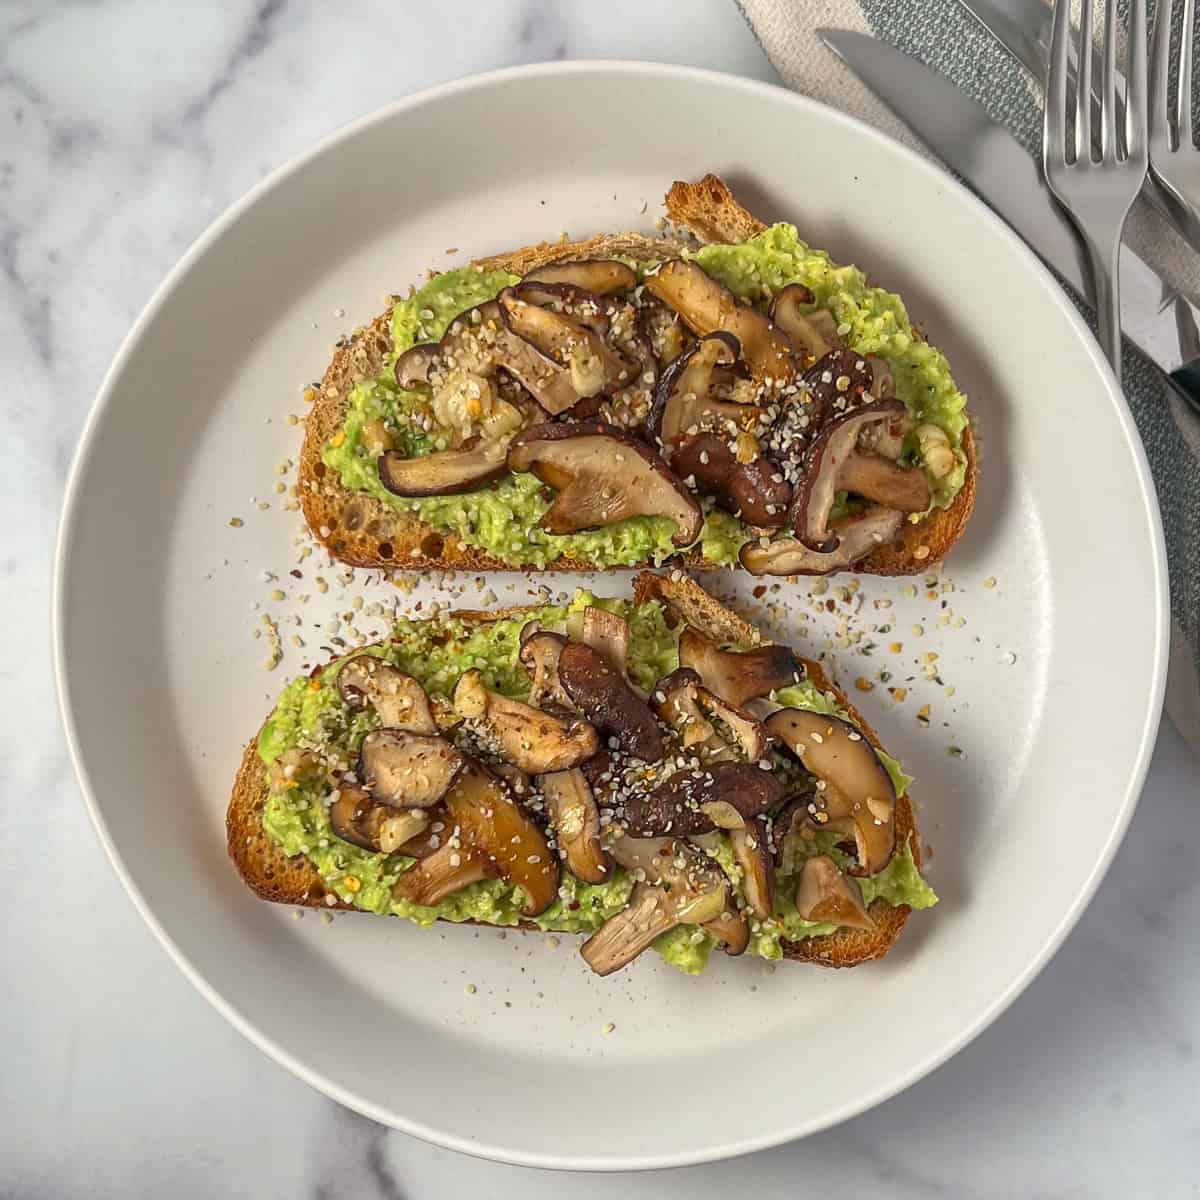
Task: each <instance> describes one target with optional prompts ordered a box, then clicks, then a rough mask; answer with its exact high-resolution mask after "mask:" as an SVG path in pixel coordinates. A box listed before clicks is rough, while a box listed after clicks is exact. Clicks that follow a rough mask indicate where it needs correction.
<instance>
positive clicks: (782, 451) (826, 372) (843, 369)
mask: <svg viewBox="0 0 1200 1200" xmlns="http://www.w3.org/2000/svg"><path fill="white" fill-rule="evenodd" d="M871 381H872V373H871V364H870V363H869V362H868V361H867V359H866V358H865V357H864V356H863V355H861V354H859V353H858V352H857V351H855V350H834V351H831V352H830V353H829V354H826V355H825V357H824V358H819V359H817V361H816V362H815V363H813V364H812V365H811V366H810V367H808V368H807V369H806V370H805V372H804V374H803V375H802V376H801V377H800V381H799V386H798V387H797V388H796V389H795V391H794V392H791V393H789V394H788V395H786V396H784V397H782V398H781V400H780V404H779V411H778V413H777V414H776V417H775V420H774V422H773V423H772V424H771V427H770V429H769V430H767V432H766V434H765V435H764V437H763V441H764V444H765V449H766V453H767V455H768V457H770V458H773V459H774V460H775V461H776V462H777V463H779V464H780V466H781V468H782V470H783V473H784V476H785V477H786V478H787V480H788V482H789V483H791V484H793V485H795V484H798V483H799V482H800V479H801V477H802V475H803V474H804V472H805V471H806V470H807V468H808V464H807V457H806V456H807V451H808V447H809V446H810V445H811V444H812V442H813V439H814V438H815V437H816V436H817V434H819V433H820V432H821V431H822V430H823V429H824V428H825V427H826V426H827V425H828V424H829V422H830V421H831V420H832V419H834V418H835V417H839V416H842V415H844V414H846V413H849V412H853V411H857V410H858V409H861V408H864V407H866V406H868V405H869V406H872V407H873V406H874V404H875V399H874V397H873V396H872V394H871Z"/></svg>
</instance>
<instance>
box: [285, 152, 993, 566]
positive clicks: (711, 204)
mask: <svg viewBox="0 0 1200 1200" xmlns="http://www.w3.org/2000/svg"><path fill="white" fill-rule="evenodd" d="M666 207H667V214H668V216H669V217H670V219H671V221H672V222H673V223H674V224H675V225H676V226H679V227H680V228H682V229H685V230H690V231H691V232H692V233H693V234H695V235H696V237H698V238H699V239H700V240H701V241H704V242H740V241H745V240H746V239H747V238H751V237H753V236H754V235H755V234H757V233H761V232H762V231H763V230H764V229H765V228H766V226H765V225H764V224H763V222H761V221H759V220H758V219H757V218H756V217H754V216H752V215H751V214H750V213H749V212H747V211H746V209H744V208H743V207H742V206H741V205H740V204H739V203H738V202H737V200H736V199H735V198H734V196H733V193H732V192H731V191H730V190H729V188H728V187H727V186H726V185H725V183H724V182H723V181H722V180H720V179H719V178H717V176H715V175H706V176H705V177H704V178H703V179H702V180H700V182H699V183H683V182H676V183H675V184H673V185H672V187H671V190H670V191H669V192H668V193H667V198H666ZM687 248H688V246H687V243H685V242H683V241H681V240H678V239H676V238H645V237H639V236H637V235H636V234H616V235H604V236H601V237H594V238H590V239H588V240H586V241H580V242H542V243H539V244H538V245H536V246H526V247H524V248H523V249H520V250H515V251H513V252H511V253H509V254H497V255H492V256H491V257H490V258H484V259H479V260H477V262H476V263H475V265H476V266H480V267H482V268H484V269H485V270H507V271H511V272H512V273H513V274H517V275H524V274H526V273H528V272H529V271H532V270H534V269H535V268H537V267H540V266H545V265H546V264H548V263H554V262H565V261H573V260H578V259H584V258H605V257H613V256H618V255H619V256H624V257H629V258H634V259H638V260H643V261H645V260H650V259H662V258H671V257H677V256H678V255H679V254H681V253H682V252H683V251H684V250H686V249H687ZM391 346H392V335H391V310H390V309H389V310H388V311H387V312H385V313H381V314H380V315H379V316H378V317H377V318H376V319H375V320H374V321H372V322H371V324H370V325H368V326H366V327H365V328H364V329H360V330H359V331H358V332H357V333H355V334H354V336H353V337H352V338H351V339H350V340H349V341H347V342H346V343H345V344H344V345H342V346H341V347H340V348H339V349H338V351H337V353H336V354H335V355H334V358H333V361H332V362H331V363H330V365H329V368H328V370H327V371H326V372H325V377H324V378H323V379H322V381H321V384H320V387H319V388H318V390H317V395H316V399H315V400H314V402H313V408H312V411H311V412H310V413H309V416H308V420H307V422H306V427H305V435H304V445H303V447H302V449H301V452H300V471H299V484H300V497H301V505H302V507H303V510H304V517H305V520H306V521H307V522H308V525H309V528H310V529H311V530H312V532H313V534H314V535H315V536H316V537H317V538H318V539H319V540H320V541H321V543H322V544H323V545H324V546H325V547H326V548H327V549H328V550H329V552H330V553H331V554H332V555H333V556H334V557H335V558H337V559H340V560H341V561H342V562H345V563H348V564H349V565H350V566H354V567H379V568H383V569H401V570H415V571H424V570H462V571H506V570H513V569H514V567H513V565H512V564H511V563H507V562H505V561H504V560H502V559H499V558H496V557H495V556H494V555H491V554H489V553H488V552H487V551H486V550H481V549H479V548H477V547H474V546H468V545H466V544H464V543H463V542H462V541H461V540H460V539H459V538H458V536H457V535H455V534H446V533H442V532H441V531H439V530H437V529H434V528H433V527H432V526H430V525H427V524H425V523H424V522H423V521H421V520H420V519H419V518H418V517H417V516H415V515H414V514H411V513H401V512H397V511H396V510H395V509H393V508H391V507H389V506H388V505H387V504H384V503H382V502H381V501H379V500H377V499H375V498H373V497H371V496H368V495H365V494H363V493H359V492H352V491H348V490H347V489H346V488H345V487H343V486H342V483H341V480H340V479H338V478H336V476H334V474H333V473H332V472H330V471H328V470H327V469H326V467H325V464H324V463H323V462H322V461H321V452H322V450H323V449H324V447H325V445H326V443H327V442H328V441H329V440H330V438H332V437H333V436H334V434H335V433H337V431H338V430H339V429H340V428H341V427H342V425H343V423H344V421H345V415H346V405H347V403H348V400H349V396H350V393H351V391H352V390H353V388H354V385H355V384H356V383H358V382H360V381H361V380H363V379H369V378H373V377H375V376H378V375H379V374H380V373H381V371H382V370H383V368H384V364H385V362H386V360H387V357H388V355H389V353H390V351H391ZM963 450H964V453H965V454H966V457H967V474H966V482H965V484H964V485H963V488H962V490H961V491H960V492H959V493H958V495H957V496H956V497H955V498H954V501H953V502H952V503H951V504H950V506H949V507H947V508H944V509H936V510H934V511H933V512H932V513H931V514H930V515H929V516H928V517H926V518H925V519H923V520H922V521H921V522H919V523H918V524H916V525H912V524H909V523H907V522H906V523H905V524H904V526H903V529H902V532H901V534H900V536H899V537H898V538H897V540H896V541H895V542H893V543H890V544H888V545H885V546H880V547H879V549H877V550H875V551H873V552H872V553H871V554H870V555H869V556H868V557H866V558H865V559H862V560H861V561H860V562H859V563H858V564H856V566H855V567H854V570H855V571H857V572H859V573H862V574H868V575H912V574H917V573H919V572H920V571H924V570H926V569H928V568H929V567H930V566H931V565H932V564H933V563H935V562H937V561H938V560H940V559H941V558H943V557H944V556H945V555H946V553H947V552H948V551H949V549H950V547H951V546H953V545H954V543H955V542H956V541H957V540H958V538H959V537H960V536H961V534H962V531H963V529H964V528H965V526H966V523H967V518H968V517H969V516H970V515H971V510H972V508H973V507H974V504H975V484H976V477H977V474H978V464H977V459H976V448H975V441H974V438H973V436H972V433H971V430H970V428H968V429H967V431H966V433H965V434H964V437H963ZM672 561H674V562H677V563H678V565H679V566H681V567H684V568H686V569H688V570H692V571H708V570H719V569H721V568H719V567H717V566H716V565H715V564H713V563H711V562H708V561H707V560H706V559H704V557H703V556H702V555H701V554H700V553H699V551H691V552H689V553H687V554H683V555H679V556H677V557H676V558H675V559H673V560H672ZM640 565H641V566H642V567H645V566H650V565H652V564H650V563H643V564H640ZM542 569H543V570H547V571H589V570H594V569H595V564H594V563H590V562H586V561H582V560H580V559H578V558H572V557H568V556H563V557H562V558H558V559H556V560H555V561H554V562H552V563H549V564H547V566H546V567H544V568H542ZM615 569H634V568H633V567H628V568H615Z"/></svg>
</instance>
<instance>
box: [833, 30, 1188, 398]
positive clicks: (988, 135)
mask: <svg viewBox="0 0 1200 1200" xmlns="http://www.w3.org/2000/svg"><path fill="white" fill-rule="evenodd" d="M817 33H818V36H819V37H820V38H821V40H822V41H823V42H824V43H825V44H826V45H827V46H828V47H829V48H830V49H831V50H832V51H833V52H834V53H835V54H836V55H837V56H838V57H839V58H841V59H842V61H843V62H845V63H846V65H847V66H848V67H849V68H850V69H851V70H852V71H853V72H854V73H855V74H856V75H857V76H858V77H859V78H860V79H861V80H862V81H863V82H864V83H865V84H866V85H867V86H868V87H869V88H870V89H871V90H872V91H873V92H874V93H875V94H876V95H877V96H878V97H879V98H880V99H881V100H882V101H883V102H884V103H885V104H886V105H887V106H888V107H889V108H890V109H891V110H892V111H893V112H894V113H895V114H896V115H897V116H898V117H899V118H900V119H901V120H902V121H904V123H905V124H906V125H908V126H909V127H910V128H911V129H912V130H913V132H914V133H916V134H917V135H918V136H919V137H920V138H921V140H922V141H924V142H925V143H926V144H927V145H928V146H929V147H930V148H931V149H932V150H933V151H934V153H936V154H937V155H938V157H939V158H941V159H942V160H943V161H944V162H945V163H946V164H947V165H948V166H949V167H951V168H953V169H954V170H955V171H957V172H958V173H959V175H961V176H962V177H963V178H964V179H965V180H966V181H967V183H968V184H970V186H971V188H972V189H973V190H974V191H975V192H976V193H978V195H979V197H980V198H981V199H982V200H983V201H985V203H987V204H988V205H989V207H991V208H992V209H993V210H994V211H995V212H996V213H998V214H999V215H1000V216H1001V217H1003V218H1004V220H1005V221H1007V222H1008V224H1009V225H1011V226H1012V228H1013V229H1014V230H1015V231H1016V232H1017V233H1018V234H1019V235H1020V236H1021V237H1022V238H1023V239H1024V240H1025V241H1026V242H1028V243H1029V245H1030V246H1031V247H1032V248H1033V249H1034V250H1035V251H1036V252H1037V253H1038V255H1040V256H1041V258H1042V259H1043V260H1045V262H1046V263H1047V265H1049V266H1050V267H1052V268H1053V269H1054V270H1055V271H1057V272H1058V274H1059V275H1060V276H1062V278H1063V279H1064V280H1066V282H1067V283H1068V284H1070V285H1071V287H1072V288H1074V289H1075V291H1077V292H1078V293H1079V294H1080V295H1081V296H1084V297H1085V298H1086V299H1088V300H1089V301H1090V300H1091V299H1092V296H1093V292H1092V284H1091V279H1090V276H1089V272H1088V269H1087V259H1086V256H1085V254H1084V251H1083V247H1082V246H1081V245H1080V243H1079V241H1078V239H1077V238H1076V236H1075V232H1074V230H1073V229H1072V227H1071V225H1070V224H1069V223H1068V221H1067V218H1066V216H1065V215H1064V214H1063V213H1062V211H1061V209H1059V207H1058V205H1057V204H1056V203H1055V202H1054V199H1053V198H1052V197H1051V195H1050V192H1049V191H1048V190H1047V188H1046V187H1045V186H1044V184H1043V182H1042V178H1041V173H1040V171H1039V169H1038V166H1037V164H1036V163H1035V162H1034V160H1033V159H1032V158H1031V157H1030V156H1029V155H1028V154H1027V153H1026V152H1025V150H1024V148H1023V147H1022V146H1021V144H1020V142H1018V141H1017V140H1016V138H1014V137H1013V136H1012V134H1010V133H1009V132H1008V130H1007V129H1005V128H1004V126H1003V125H1001V124H999V122H997V121H994V120H992V118H991V116H990V115H989V114H988V112H987V110H986V109H985V108H984V107H983V106H982V105H980V104H977V103H976V102H975V101H974V100H972V99H971V98H970V97H969V96H967V95H965V94H964V93H963V92H961V91H959V89H958V88H957V87H956V86H955V85H954V84H953V83H951V82H950V80H948V79H947V78H945V76H943V75H939V74H938V73H937V72H936V71H933V70H931V69H930V68H929V67H927V66H925V65H924V63H920V62H918V61H917V60H916V59H915V58H910V57H909V56H908V55H907V54H905V53H904V52H903V51H901V50H897V49H896V48H895V47H894V46H891V45H889V44H888V43H887V42H882V41H880V40H879V39H878V38H873V37H871V36H869V35H868V34H863V33H852V32H849V31H847V30H840V29H819V30H817ZM1121 327H1122V329H1123V330H1124V332H1125V335H1126V336H1127V337H1128V338H1129V340H1130V341H1132V342H1133V343H1134V344H1135V345H1136V346H1138V347H1139V348H1140V349H1141V350H1142V351H1143V352H1144V353H1145V354H1146V355H1147V356H1148V357H1149V358H1151V359H1152V360H1153V361H1154V362H1155V363H1157V364H1158V366H1159V367H1161V368H1162V369H1163V371H1165V372H1166V373H1167V376H1168V378H1169V379H1170V380H1171V382H1172V383H1173V384H1174V385H1175V386H1176V388H1177V389H1178V390H1179V391H1180V392H1181V393H1182V394H1183V395H1184V397H1185V398H1186V399H1188V400H1189V401H1191V402H1192V403H1197V402H1198V399H1200V309H1197V308H1196V307H1195V306H1194V305H1192V304H1191V303H1190V302H1189V301H1188V300H1187V299H1186V298H1185V297H1183V296H1180V295H1179V294H1178V293H1177V292H1176V291H1175V290H1174V289H1173V288H1171V287H1170V285H1168V284H1167V283H1165V282H1164V281H1163V279H1162V278H1161V277H1160V276H1159V275H1158V274H1157V273H1156V272H1155V271H1154V269H1153V268H1152V267H1151V266H1149V265H1148V264H1147V263H1146V262H1145V261H1144V260H1143V259H1141V258H1139V257H1138V256H1137V255H1136V254H1135V253H1134V252H1133V251H1132V250H1130V249H1129V247H1128V246H1122V247H1121Z"/></svg>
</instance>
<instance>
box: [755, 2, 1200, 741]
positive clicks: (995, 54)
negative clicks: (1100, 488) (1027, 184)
mask: <svg viewBox="0 0 1200 1200" xmlns="http://www.w3.org/2000/svg"><path fill="white" fill-rule="evenodd" d="M737 3H738V7H739V8H740V9H741V11H742V14H743V16H745V18H746V20H747V22H748V23H749V25H750V28H751V29H752V30H753V31H754V35H755V36H756V37H757V38H758V40H759V42H760V43H761V45H762V47H763V49H764V50H765V51H766V53H767V57H768V58H769V59H770V60H771V63H772V65H773V66H774V67H775V69H776V70H777V71H778V72H779V74H780V76H781V77H782V79H783V81H784V82H785V83H786V84H787V85H788V86H789V87H792V88H795V89H796V90H797V91H800V92H803V93H804V94H805V95H808V96H812V97H813V98H814V99H817V100H821V101H823V102H824V103H826V104H828V105H830V106H831V107H833V108H837V109H840V110H841V111H842V112H846V113H850V114H851V115H853V116H856V117H859V118H861V119H862V120H865V121H869V122H870V123H871V124H872V125H875V126H878V127H879V128H880V129H883V130H886V131H887V132H888V133H889V134H891V135H892V136H893V137H895V138H896V139H897V140H899V141H901V142H904V143H905V144H906V145H909V146H912V147H913V148H915V149H917V150H919V151H921V152H922V153H924V154H927V155H928V150H926V148H925V147H924V146H923V145H922V143H920V142H919V141H917V139H916V138H915V137H914V136H913V134H912V133H911V132H910V131H909V130H908V128H907V126H905V125H903V124H901V123H900V122H899V121H898V120H897V119H896V118H895V117H894V116H892V114H891V113H890V112H888V110H887V109H886V108H885V107H884V106H883V105H882V104H881V103H880V102H879V101H878V100H877V99H876V98H875V96H874V95H872V93H871V92H870V91H868V89H867V88H866V87H865V86H864V85H863V84H862V83H860V82H859V80H858V79H857V78H856V77H855V76H854V75H853V74H852V73H851V72H850V71H849V70H848V69H847V68H846V67H845V66H844V65H843V64H842V63H841V61H840V60H838V59H837V58H836V57H835V56H834V55H832V54H831V53H830V52H829V51H828V50H827V49H826V48H825V46H824V45H823V44H822V43H821V41H820V40H819V39H818V38H817V36H816V33H815V30H816V29H818V28H820V27H821V26H832V27H834V28H838V29H856V30H859V31H861V32H863V33H871V34H874V35H875V36H876V37H880V38H882V39H884V40H885V41H888V42H891V43H892V44H893V45H895V46H898V47H899V48H900V49H901V50H905V51H907V52H908V53H909V54H913V55H914V56H916V57H917V58H920V59H922V60H923V61H925V62H927V63H929V64H930V66H932V67H934V68H936V69H937V70H938V71H940V72H941V73H942V74H944V75H946V76H947V77H948V78H949V79H951V80H953V81H954V82H955V83H956V84H957V85H958V86H959V87H961V88H962V89H963V91H965V92H966V93H968V94H969V95H971V96H973V97H974V98H975V99H976V100H978V101H979V102H980V103H982V104H983V105H984V106H985V107H986V108H987V109H988V111H989V112H990V113H991V114H992V116H993V117H995V118H996V119H997V120H998V121H1002V122H1003V123H1004V124H1005V125H1007V126H1008V127H1009V129H1011V130H1012V132H1013V133H1014V134H1015V135H1016V137H1017V138H1018V139H1019V140H1020V141H1021V142H1022V143H1024V145H1025V146H1026V147H1027V148H1028V149H1029V150H1030V151H1031V152H1032V153H1035V154H1040V145H1041V120H1042V118H1041V94H1040V89H1039V87H1038V85H1037V83H1036V81H1034V80H1032V79H1031V78H1030V77H1029V75H1028V73H1027V72H1025V71H1024V70H1023V69H1022V68H1021V67H1020V66H1019V65H1018V64H1017V63H1016V62H1015V61H1014V60H1013V59H1012V58H1010V57H1009V56H1008V54H1007V53H1006V52H1005V51H1004V50H1003V49H1002V48H1001V47H1000V45H999V43H997V42H996V41H995V39H994V38H992V37H991V36H990V35H989V34H988V33H987V32H986V31H985V30H984V29H983V28H982V27H981V26H979V25H978V24H977V23H976V22H975V21H974V20H973V19H972V18H971V16H970V15H969V14H968V13H967V12H966V11H965V10H964V9H963V8H962V6H961V5H960V4H959V3H957V0H737ZM1126 240H1127V241H1128V242H1129V243H1130V244H1131V245H1133V246H1134V247H1136V248H1137V250H1138V252H1139V253H1140V254H1141V255H1142V256H1143V257H1144V258H1146V259H1147V260H1148V261H1149V262H1151V263H1153V265H1154V266H1155V268H1156V269H1157V270H1158V271H1160V272H1161V274H1162V275H1163V276H1164V277H1165V278H1166V279H1167V280H1168V281H1169V282H1171V283H1172V284H1174V285H1175V286H1176V287H1177V288H1179V289H1180V290H1181V291H1182V292H1184V293H1185V294H1187V295H1189V296H1190V297H1191V298H1193V299H1195V298H1196V297H1197V296H1198V295H1200V254H1197V253H1196V252H1195V251H1193V250H1192V249H1190V248H1189V247H1188V246H1187V244H1186V243H1185V242H1184V241H1183V240H1182V239H1181V238H1179V237H1178V235H1176V234H1175V232H1174V231H1173V230H1172V229H1170V228H1169V227H1168V226H1167V225H1166V224H1165V222H1163V221H1162V220H1161V219H1160V218H1159V217H1158V215H1157V214H1156V213H1154V212H1153V211H1152V210H1151V209H1149V208H1148V207H1147V206H1146V205H1145V204H1144V203H1141V202H1139V204H1138V206H1137V207H1136V208H1135V211H1134V213H1133V214H1132V216H1131V218H1130V223H1129V226H1128V228H1127V231H1126ZM1081 307H1082V305H1081ZM1084 311H1085V312H1086V310H1084ZM1087 315H1088V316H1089V317H1090V315H1091V314H1090V313H1089V314H1087ZM1124 383H1125V395H1126V398H1127V399H1128V401H1129V406H1130V408H1131V409H1132V410H1133V416H1134V419H1135V420H1136V422H1137V427H1138V430H1139V432H1140V433H1141V435H1142V441H1143V442H1144V444H1145V447H1146V454H1147V457H1148V458H1149V460H1150V468H1151V472H1152V473H1153V476H1154V483H1155V486H1156V487H1157V489H1158V498H1159V504H1160V506H1161V508H1162V515H1163V525H1164V527H1165V529H1166V538H1167V557H1168V560H1169V563H1170V576H1171V617H1172V628H1171V665H1170V671H1169V674H1168V678H1167V711H1168V713H1169V714H1170V716H1171V719H1172V720H1173V721H1174V722H1175V725H1176V726H1177V728H1178V729H1179V730H1180V732H1181V733H1182V734H1183V735H1184V737H1185V738H1186V739H1187V740H1188V742H1189V743H1190V744H1191V746H1192V749H1193V750H1194V751H1195V752H1196V753H1197V754H1198V755H1200V656H1198V653H1197V652H1198V649H1200V418H1198V417H1197V416H1196V415H1195V414H1193V413H1192V412H1190V411H1189V410H1188V409H1187V407H1186V406H1185V405H1184V404H1183V402H1182V401H1180V400H1179V399H1177V398H1176V397H1175V396H1174V394H1173V393H1171V392H1170V389H1168V388H1167V387H1166V385H1165V384H1164V382H1163V377H1162V374H1161V373H1160V372H1159V371H1158V369H1157V368H1156V367H1155V366H1154V365H1153V364H1152V363H1150V362H1149V361H1148V360H1147V359H1146V358H1144V357H1143V356H1142V355H1141V354H1140V353H1139V352H1138V351H1136V350H1134V349H1132V348H1130V347H1129V346H1128V345H1126V348H1125V355H1124Z"/></svg>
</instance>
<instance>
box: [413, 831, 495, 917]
mask: <svg viewBox="0 0 1200 1200" xmlns="http://www.w3.org/2000/svg"><path fill="white" fill-rule="evenodd" d="M499 875H500V868H499V867H498V866H497V865H496V864H495V863H494V862H493V861H492V860H491V859H489V858H488V857H487V856H486V855H485V854H482V853H479V852H478V851H474V850H467V849H464V848H462V847H461V846H455V845H454V844H452V843H451V842H444V843H443V844H442V845H441V846H439V847H438V849H436V850H434V851H433V853H432V854H429V855H427V856H426V857H425V858H423V859H421V860H420V862H418V863H417V865H416V866H415V867H413V868H412V869H411V870H409V871H405V873H404V874H403V875H401V876H400V878H399V879H398V880H397V881H396V882H395V884H394V885H393V886H392V896H393V897H394V898H395V899H397V900H407V901H408V902H409V903H410V904H420V905H425V906H427V907H430V908H432V907H433V906H434V905H435V904H440V903H441V902H442V901H443V900H445V898H446V897H447V896H451V895H453V894H454V893H455V892H457V891H460V890H461V889H463V888H465V887H467V886H468V884H472V883H478V882H479V881H480V880H481V879H496V878H498V877H499Z"/></svg>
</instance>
